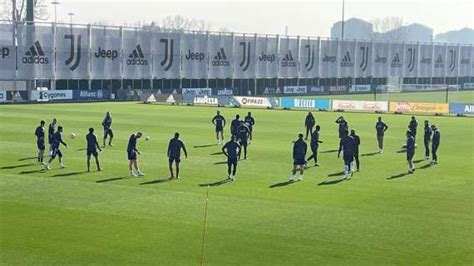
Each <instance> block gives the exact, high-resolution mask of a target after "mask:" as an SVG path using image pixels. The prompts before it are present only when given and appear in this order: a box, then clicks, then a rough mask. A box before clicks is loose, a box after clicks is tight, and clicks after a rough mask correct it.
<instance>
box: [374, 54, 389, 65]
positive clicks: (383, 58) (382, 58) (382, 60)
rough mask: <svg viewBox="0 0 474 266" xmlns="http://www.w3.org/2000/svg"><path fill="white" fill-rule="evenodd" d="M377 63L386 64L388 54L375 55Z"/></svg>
mask: <svg viewBox="0 0 474 266" xmlns="http://www.w3.org/2000/svg"><path fill="white" fill-rule="evenodd" d="M375 63H378V64H385V63H387V57H386V56H379V55H376V56H375Z"/></svg>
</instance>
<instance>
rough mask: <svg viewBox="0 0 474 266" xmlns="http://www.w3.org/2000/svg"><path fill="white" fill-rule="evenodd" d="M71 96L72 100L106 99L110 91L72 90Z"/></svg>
mask: <svg viewBox="0 0 474 266" xmlns="http://www.w3.org/2000/svg"><path fill="white" fill-rule="evenodd" d="M72 98H73V99H74V100H84V101H86V100H108V99H110V92H109V91H107V90H73V91H72Z"/></svg>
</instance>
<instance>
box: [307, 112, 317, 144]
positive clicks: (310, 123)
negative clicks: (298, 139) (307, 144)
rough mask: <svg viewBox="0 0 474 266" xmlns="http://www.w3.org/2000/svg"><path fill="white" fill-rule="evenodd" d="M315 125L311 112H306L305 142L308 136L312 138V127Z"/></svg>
mask: <svg viewBox="0 0 474 266" xmlns="http://www.w3.org/2000/svg"><path fill="white" fill-rule="evenodd" d="M315 124H316V120H315V119H314V116H313V114H312V113H311V112H308V115H307V116H306V118H305V120H304V127H305V128H306V137H305V140H308V135H310V136H312V135H313V127H314V125H315Z"/></svg>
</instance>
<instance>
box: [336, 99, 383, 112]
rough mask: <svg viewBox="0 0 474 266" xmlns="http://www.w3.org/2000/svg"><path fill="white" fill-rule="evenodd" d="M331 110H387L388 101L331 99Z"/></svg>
mask: <svg viewBox="0 0 474 266" xmlns="http://www.w3.org/2000/svg"><path fill="white" fill-rule="evenodd" d="M332 109H333V110H344V111H365V112H374V111H381V112H387V111H388V102H386V101H346V100H332Z"/></svg>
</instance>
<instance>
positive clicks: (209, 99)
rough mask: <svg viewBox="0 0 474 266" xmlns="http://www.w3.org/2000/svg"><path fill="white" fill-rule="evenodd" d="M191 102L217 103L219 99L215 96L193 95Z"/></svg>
mask: <svg viewBox="0 0 474 266" xmlns="http://www.w3.org/2000/svg"><path fill="white" fill-rule="evenodd" d="M193 104H203V105H219V100H218V99H217V98H215V97H208V96H202V97H201V96H198V97H194V99H193Z"/></svg>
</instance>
